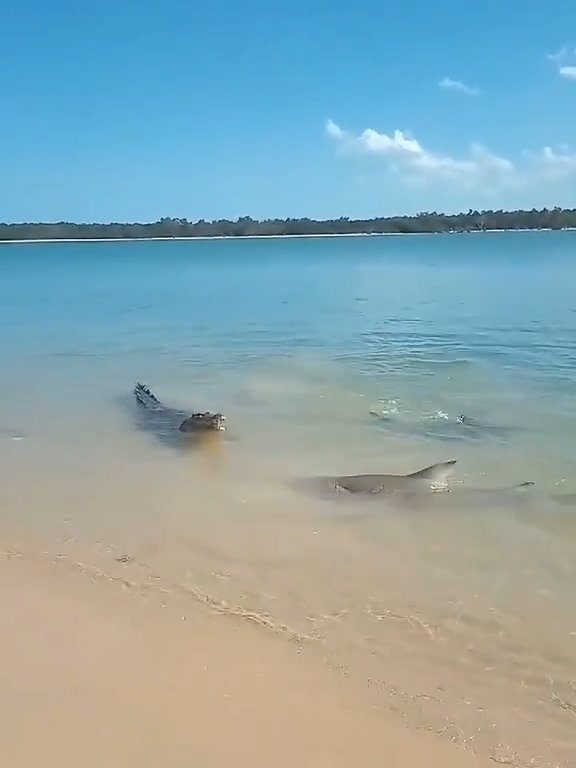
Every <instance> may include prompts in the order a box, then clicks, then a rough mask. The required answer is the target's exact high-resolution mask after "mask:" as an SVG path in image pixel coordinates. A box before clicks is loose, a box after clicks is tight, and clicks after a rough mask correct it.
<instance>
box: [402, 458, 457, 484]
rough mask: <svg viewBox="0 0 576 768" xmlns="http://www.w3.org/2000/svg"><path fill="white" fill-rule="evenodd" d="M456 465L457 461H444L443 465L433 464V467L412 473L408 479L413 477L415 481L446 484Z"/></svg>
mask: <svg viewBox="0 0 576 768" xmlns="http://www.w3.org/2000/svg"><path fill="white" fill-rule="evenodd" d="M454 464H456V460H454V461H443V462H442V463H441V464H432V466H431V467H425V468H424V469H420V470H418V472H412V474H410V475H406V477H412V478H414V479H415V480H430V481H431V482H433V483H445V482H446V481H447V480H448V478H449V477H450V476H451V474H452V469H453V467H454Z"/></svg>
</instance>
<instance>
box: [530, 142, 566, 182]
mask: <svg viewBox="0 0 576 768" xmlns="http://www.w3.org/2000/svg"><path fill="white" fill-rule="evenodd" d="M527 155H528V158H529V159H530V161H531V162H532V166H533V168H534V170H535V171H536V172H537V173H538V174H539V175H540V176H545V177H547V178H553V179H566V178H569V177H571V176H576V151H574V150H572V149H570V147H566V146H562V147H558V149H554V148H553V147H543V148H542V149H541V150H540V152H537V153H536V154H533V153H527Z"/></svg>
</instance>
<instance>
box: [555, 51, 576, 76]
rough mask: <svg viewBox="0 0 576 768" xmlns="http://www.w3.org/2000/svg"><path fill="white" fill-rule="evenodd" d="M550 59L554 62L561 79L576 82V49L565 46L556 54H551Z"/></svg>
mask: <svg viewBox="0 0 576 768" xmlns="http://www.w3.org/2000/svg"><path fill="white" fill-rule="evenodd" d="M548 59H550V61H553V62H554V64H555V65H556V69H557V71H558V74H559V75H560V77H564V78H566V79H567V80H576V48H569V47H568V46H567V45H565V46H564V47H562V48H560V50H559V51H556V53H549V54H548Z"/></svg>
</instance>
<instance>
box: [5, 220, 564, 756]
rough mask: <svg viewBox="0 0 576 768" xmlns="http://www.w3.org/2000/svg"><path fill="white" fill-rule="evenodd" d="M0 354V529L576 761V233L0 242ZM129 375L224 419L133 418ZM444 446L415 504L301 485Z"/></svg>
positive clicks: (401, 705)
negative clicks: (196, 434) (179, 440)
mask: <svg viewBox="0 0 576 768" xmlns="http://www.w3.org/2000/svg"><path fill="white" fill-rule="evenodd" d="M0 353H1V361H2V363H1V366H0V392H1V393H2V397H1V398H0V461H1V466H2V470H1V475H2V478H1V487H0V505H1V506H0V525H1V526H2V529H3V530H2V531H1V532H0V535H1V537H2V539H5V540H11V537H12V539H13V540H14V541H16V540H18V541H28V542H32V541H34V542H36V544H35V545H34V546H35V547H36V549H37V550H38V551H40V550H41V551H48V552H50V553H52V554H54V555H61V556H66V557H70V558H71V559H76V560H78V558H80V556H81V557H82V561H83V562H91V563H93V564H97V566H98V568H100V569H101V570H102V571H105V572H106V573H109V574H110V575H112V576H113V575H114V574H117V573H121V574H122V578H128V576H127V575H129V578H130V583H132V584H137V585H140V587H143V586H150V585H151V584H153V585H158V584H161V585H163V586H162V590H163V594H164V595H171V594H176V593H178V594H180V595H182V594H185V595H187V596H188V597H189V598H190V600H197V599H201V600H203V601H204V602H208V603H209V604H211V605H213V606H214V607H215V608H217V609H218V610H221V611H223V612H230V613H233V614H235V616H236V617H239V618H242V617H244V618H252V619H253V618H254V617H256V618H257V619H258V620H259V621H260V622H263V623H264V624H266V626H267V627H268V628H270V629H276V630H277V631H279V632H280V633H284V634H287V635H288V636H289V637H291V638H292V639H295V638H296V639H298V638H301V639H302V638H312V639H311V640H306V639H302V642H310V643H312V644H316V645H317V646H318V649H319V651H318V653H319V654H320V656H321V657H322V658H323V659H324V661H326V662H327V663H329V664H331V665H332V666H334V667H335V668H337V669H340V670H344V671H345V672H346V674H350V675H355V676H357V677H358V679H359V680H363V681H365V683H366V690H367V695H369V696H371V697H374V701H375V703H376V704H377V705H378V706H382V707H384V708H387V709H393V710H395V711H397V712H398V713H400V715H401V716H402V717H404V718H406V721H407V722H408V723H409V724H410V725H412V726H413V727H423V728H428V729H430V730H434V731H437V732H438V733H440V734H442V735H444V736H445V737H447V738H452V739H453V740H454V741H457V742H459V743H461V744H463V745H465V746H468V747H471V748H474V749H476V750H478V751H479V752H481V753H485V754H489V755H490V756H492V757H493V758H494V759H495V760H499V761H501V762H502V761H509V762H510V764H517V765H528V764H532V765H550V766H553V765H554V766H555V765H574V764H576V763H574V755H575V754H576V727H575V726H576V721H575V720H574V718H575V716H576V599H575V598H576V595H575V589H576V587H575V585H576V505H574V504H572V503H571V496H570V495H571V494H576V233H573V232H533V233H530V232H527V233H524V232H519V233H484V234H474V235H449V236H440V235H436V236H416V237H357V238H319V239H281V240H263V239H261V240H258V239H256V240H242V241H238V240H225V241H222V240H213V241H192V242H189V241H188V242H186V241H173V242H121V243H48V244H42V243H37V244H3V245H1V246H0ZM136 380H142V381H144V382H146V383H147V384H149V385H150V387H151V388H152V389H153V390H154V391H155V392H156V394H157V395H158V396H159V397H160V398H161V399H162V400H164V401H165V402H166V403H167V404H168V405H174V406H177V407H180V408H183V409H188V410H199V409H202V410H207V409H211V410H220V411H222V412H224V413H225V414H226V415H227V418H228V432H227V435H228V436H229V439H227V440H226V441H225V442H223V443H222V444H221V445H210V446H208V447H204V448H202V449H200V450H193V451H191V450H182V449H181V448H179V447H178V446H177V445H175V444H174V443H173V442H172V441H171V440H167V439H165V438H166V436H165V435H164V436H163V435H162V434H159V433H158V432H156V431H155V430H154V429H147V428H146V423H145V422H142V421H141V419H140V417H139V415H138V412H137V409H136V408H135V406H134V403H133V401H132V395H131V390H132V387H133V384H134V382H135V381H136ZM461 414H464V415H465V416H467V417H468V418H469V419H470V420H471V422H472V421H473V423H470V424H461V423H459V421H458V419H457V417H458V416H459V415H461ZM448 459H457V460H458V464H457V465H456V480H457V485H456V488H455V491H454V493H452V494H445V495H442V496H439V495H435V496H434V498H433V499H431V500H430V503H429V505H425V506H424V507H422V505H418V506H417V507H406V506H404V505H402V504H400V503H399V502H397V501H396V500H395V499H387V498H383V499H377V500H373V499H371V500H370V502H369V503H367V502H361V501H358V500H352V501H350V500H342V499H341V498H338V499H337V500H336V499H335V500H330V499H319V498H316V497H312V496H308V495H306V494H305V493H304V494H303V493H302V492H301V491H300V490H297V489H296V487H295V483H294V481H295V480H298V479H299V478H305V477H308V476H313V475H317V474H339V473H349V474H351V473H357V472H363V471H373V472H398V473H404V472H410V471H414V470H416V469H418V468H420V467H422V466H426V465H428V464H432V463H434V462H436V461H443V460H448ZM524 481H534V482H535V483H536V485H535V486H534V488H533V489H526V491H522V492H519V493H515V492H514V493H508V494H507V493H503V494H486V495H478V496H466V495H465V494H464V493H460V494H459V491H466V489H469V488H486V489H489V488H492V489H498V488H503V487H506V486H510V485H513V484H516V483H521V482H524ZM552 497H561V498H560V501H561V502H562V503H560V501H559V500H558V499H557V498H552ZM28 546H29V547H30V552H32V551H33V550H34V547H33V546H32V544H29V545H28ZM34 551H35V550H34ZM124 555H127V556H129V558H130V560H129V562H127V563H126V562H124V563H119V562H118V560H117V558H118V557H122V556H124ZM530 761H533V762H532V763H530Z"/></svg>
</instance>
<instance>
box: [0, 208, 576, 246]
mask: <svg viewBox="0 0 576 768" xmlns="http://www.w3.org/2000/svg"><path fill="white" fill-rule="evenodd" d="M568 228H576V209H562V208H552V209H550V210H548V209H547V208H544V209H542V210H541V211H537V210H536V209H533V210H531V211H472V210H470V211H468V213H459V214H450V215H448V214H443V213H436V212H431V213H419V214H418V215H416V216H391V217H387V218H378V219H349V218H346V217H342V218H339V219H328V220H326V221H315V220H314V219H266V220H264V221H257V220H255V219H251V218H250V217H249V216H245V217H243V218H240V219H237V220H236V221H228V220H227V219H220V220H218V221H204V220H203V219H200V220H199V221H196V222H190V221H187V219H171V218H164V219H160V221H157V222H154V223H152V224H71V223H68V222H59V223H55V224H0V240H59V239H79V240H82V239H85V240H88V239H99V238H117V239H120V240H124V239H130V238H143V237H248V236H250V235H252V236H254V235H261V236H264V235H268V236H270V235H347V234H386V233H390V234H411V233H412V234H413V233H418V232H430V233H433V232H477V231H482V230H492V229H496V230H503V229H568Z"/></svg>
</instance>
